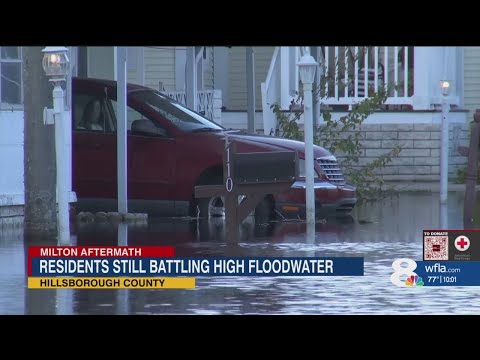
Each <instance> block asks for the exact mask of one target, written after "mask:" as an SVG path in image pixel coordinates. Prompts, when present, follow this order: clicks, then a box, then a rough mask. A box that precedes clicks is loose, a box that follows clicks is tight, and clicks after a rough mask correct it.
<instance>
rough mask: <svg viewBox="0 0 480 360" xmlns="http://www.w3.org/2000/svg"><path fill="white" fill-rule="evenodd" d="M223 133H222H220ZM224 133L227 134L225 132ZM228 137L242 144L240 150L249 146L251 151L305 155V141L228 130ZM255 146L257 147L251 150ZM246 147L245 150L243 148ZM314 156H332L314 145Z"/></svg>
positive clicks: (302, 156)
mask: <svg viewBox="0 0 480 360" xmlns="http://www.w3.org/2000/svg"><path fill="white" fill-rule="evenodd" d="M220 134H221V133H220ZM220 134H219V135H220ZM222 135H225V133H223V134H222ZM228 137H229V139H231V140H235V141H236V142H237V143H238V144H239V145H240V146H239V151H245V150H246V149H245V148H248V149H249V150H250V151H259V152H262V151H296V152H297V153H298V155H299V157H301V158H304V157H305V143H304V142H302V141H297V140H290V139H285V138H281V137H276V136H268V135H253V134H247V133H242V132H230V131H229V132H228ZM252 147H254V148H256V149H254V150H251V148H252ZM242 149H245V150H242ZM313 151H314V156H315V157H316V158H317V157H323V156H331V154H330V152H329V151H327V150H326V149H324V148H322V147H320V146H317V145H314V146H313Z"/></svg>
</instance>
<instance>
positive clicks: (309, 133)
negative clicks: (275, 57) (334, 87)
mask: <svg viewBox="0 0 480 360" xmlns="http://www.w3.org/2000/svg"><path fill="white" fill-rule="evenodd" d="M305 50H306V51H305V53H304V55H303V56H302V57H301V58H300V61H299V62H298V64H297V65H298V68H299V71H300V80H301V81H302V84H303V99H304V102H303V103H304V119H305V120H304V134H305V180H306V181H305V184H306V186H305V187H306V190H305V192H306V208H307V213H306V218H307V229H309V228H310V229H312V228H313V229H315V228H314V226H315V192H314V174H315V168H314V158H313V100H312V84H313V82H314V80H315V71H316V70H317V67H318V63H317V62H316V61H315V59H314V58H313V56H311V55H310V51H309V50H308V48H307V49H305Z"/></svg>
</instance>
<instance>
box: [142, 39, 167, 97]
mask: <svg viewBox="0 0 480 360" xmlns="http://www.w3.org/2000/svg"><path fill="white" fill-rule="evenodd" d="M144 54H145V55H144V56H145V57H144V63H145V85H146V86H148V87H151V88H153V89H156V90H158V89H159V83H160V82H162V83H163V87H164V88H165V90H175V47H173V46H169V47H168V46H164V47H155V48H154V47H145V53H144Z"/></svg>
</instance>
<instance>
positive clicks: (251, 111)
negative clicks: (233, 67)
mask: <svg viewBox="0 0 480 360" xmlns="http://www.w3.org/2000/svg"><path fill="white" fill-rule="evenodd" d="M246 56H247V63H246V66H247V113H248V122H247V123H248V132H249V133H252V134H254V133H255V53H254V51H253V47H252V46H247V47H246Z"/></svg>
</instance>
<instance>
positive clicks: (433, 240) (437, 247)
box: [423, 236, 448, 260]
mask: <svg viewBox="0 0 480 360" xmlns="http://www.w3.org/2000/svg"><path fill="white" fill-rule="evenodd" d="M423 259H424V260H448V236H425V237H424V238H423Z"/></svg>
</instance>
